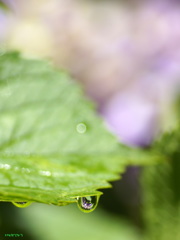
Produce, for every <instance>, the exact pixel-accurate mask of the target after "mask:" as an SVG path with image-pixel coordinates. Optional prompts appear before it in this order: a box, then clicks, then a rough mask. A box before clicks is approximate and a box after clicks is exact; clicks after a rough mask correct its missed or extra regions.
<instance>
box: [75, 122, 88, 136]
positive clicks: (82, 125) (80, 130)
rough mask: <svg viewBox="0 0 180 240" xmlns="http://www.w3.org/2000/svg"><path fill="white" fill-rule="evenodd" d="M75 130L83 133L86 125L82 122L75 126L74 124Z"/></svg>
mask: <svg viewBox="0 0 180 240" xmlns="http://www.w3.org/2000/svg"><path fill="white" fill-rule="evenodd" d="M76 130H77V132H78V133H81V134H82V133H85V132H86V130H87V127H86V125H85V124H84V123H79V124H77V126H76Z"/></svg>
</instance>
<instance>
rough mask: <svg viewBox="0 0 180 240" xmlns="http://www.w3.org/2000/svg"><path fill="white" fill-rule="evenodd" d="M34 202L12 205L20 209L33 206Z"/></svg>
mask: <svg viewBox="0 0 180 240" xmlns="http://www.w3.org/2000/svg"><path fill="white" fill-rule="evenodd" d="M31 203H32V202H12V204H13V205H14V206H16V207H19V208H25V207H28V206H29V205H31Z"/></svg>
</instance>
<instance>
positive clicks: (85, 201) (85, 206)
mask: <svg viewBox="0 0 180 240" xmlns="http://www.w3.org/2000/svg"><path fill="white" fill-rule="evenodd" d="M98 201H99V196H87V197H79V198H77V204H78V207H79V209H80V210H81V211H83V212H86V213H89V212H92V211H94V209H95V208H96V207H97V205H98Z"/></svg>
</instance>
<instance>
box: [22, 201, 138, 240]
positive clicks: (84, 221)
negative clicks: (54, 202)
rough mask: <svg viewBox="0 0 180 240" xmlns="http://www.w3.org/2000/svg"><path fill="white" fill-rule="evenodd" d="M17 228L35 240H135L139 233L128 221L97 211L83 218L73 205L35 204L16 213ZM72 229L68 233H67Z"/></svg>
mask: <svg viewBox="0 0 180 240" xmlns="http://www.w3.org/2000/svg"><path fill="white" fill-rule="evenodd" d="M18 223H19V225H20V226H21V227H22V228H24V229H25V230H26V231H29V232H30V233H32V237H33V239H34V240H36V239H38V240H49V239H53V240H59V239H78V240H84V239H86V240H91V239H93V240H109V239H111V240H137V239H140V238H139V232H138V231H137V230H136V229H135V228H134V227H133V226H132V225H131V224H130V223H128V222H126V221H123V220H122V219H120V218H119V217H117V216H115V215H110V214H107V213H106V212H104V211H102V210H101V209H100V208H98V210H97V211H95V212H93V213H91V214H89V215H86V214H82V212H80V211H78V208H77V207H76V206H73V205H72V206H67V207H65V208H58V207H56V206H46V205H43V204H34V205H32V206H30V207H29V208H27V209H24V211H20V210H19V217H18ZM69 229H71V230H69Z"/></svg>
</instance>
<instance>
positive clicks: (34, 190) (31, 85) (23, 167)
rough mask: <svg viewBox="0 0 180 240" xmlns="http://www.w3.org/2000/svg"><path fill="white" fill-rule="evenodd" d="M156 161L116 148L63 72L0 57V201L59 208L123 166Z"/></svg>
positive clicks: (97, 186)
mask: <svg viewBox="0 0 180 240" xmlns="http://www.w3.org/2000/svg"><path fill="white" fill-rule="evenodd" d="M161 159H162V157H161V156H160V155H159V154H158V153H156V152H152V151H150V150H144V151H142V150H140V149H130V148H128V147H125V146H123V145H121V144H120V143H119V142H118V141H117V139H116V138H115V137H114V136H113V135H112V134H110V133H109V132H108V131H107V130H106V127H105V126H104V123H103V121H102V119H101V118H100V117H98V116H97V114H96V113H95V106H94V105H93V104H92V103H91V102H90V101H89V100H87V99H86V98H85V97H84V96H83V91H82V89H81V88H80V86H78V85H77V84H76V83H75V82H74V81H72V79H71V78H70V77H69V75H68V74H67V73H66V72H65V71H61V72H59V71H57V70H55V69H53V67H52V66H51V65H50V64H49V63H47V62H44V61H39V60H27V59H26V60H25V59H23V58H21V57H20V56H19V55H18V54H17V53H7V54H4V55H2V56H1V57H0V200H1V201H14V202H27V201H32V202H33V201H35V202H43V203H52V204H56V205H66V204H68V203H71V202H76V201H77V199H76V198H77V197H78V196H90V195H100V194H101V193H100V192H98V191H97V189H100V188H107V187H110V184H109V183H108V181H111V180H115V179H118V178H119V173H121V172H123V171H124V169H125V166H126V165H128V164H131V165H132V164H149V163H150V164H151V163H153V162H158V161H161Z"/></svg>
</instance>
